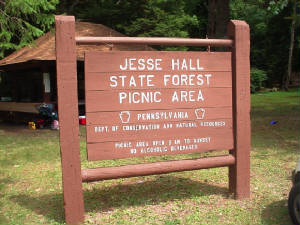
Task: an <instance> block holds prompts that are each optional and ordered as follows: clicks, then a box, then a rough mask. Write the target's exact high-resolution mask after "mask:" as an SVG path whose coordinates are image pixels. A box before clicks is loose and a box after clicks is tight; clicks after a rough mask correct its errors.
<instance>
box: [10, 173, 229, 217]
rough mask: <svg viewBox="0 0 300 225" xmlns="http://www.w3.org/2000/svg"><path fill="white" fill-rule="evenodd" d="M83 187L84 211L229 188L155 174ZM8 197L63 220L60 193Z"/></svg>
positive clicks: (224, 193)
mask: <svg viewBox="0 0 300 225" xmlns="http://www.w3.org/2000/svg"><path fill="white" fill-rule="evenodd" d="M83 190H84V205H85V212H96V213H105V212H109V211H112V210H113V209H114V208H120V207H124V206H128V207H130V206H139V205H141V206H143V205H153V204H159V203H160V202H166V201H169V200H175V199H189V198H194V197H197V196H198V197H201V196H209V195H222V196H223V197H227V196H228V194H229V192H228V188H224V187H219V186H215V185H211V184H208V183H205V182H199V181H194V180H192V179H188V178H180V177H176V176H172V175H164V176H157V177H156V178H155V180H151V181H145V182H142V181H140V182H135V183H132V184H120V185H117V186H113V187H111V186H110V187H105V188H95V189H93V190H85V188H84V189H83ZM11 200H12V201H14V202H16V203H18V204H19V205H21V206H23V207H26V208H28V209H30V210H32V211H33V212H35V213H36V214H38V215H43V216H45V217H47V218H49V219H50V220H55V221H57V222H59V223H63V222H64V209H63V205H64V204H63V195H62V193H60V194H57V193H55V194H47V195H42V196H40V197H37V198H36V197H33V196H30V195H24V194H20V195H15V196H13V197H11Z"/></svg>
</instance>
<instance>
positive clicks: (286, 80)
mask: <svg viewBox="0 0 300 225" xmlns="http://www.w3.org/2000/svg"><path fill="white" fill-rule="evenodd" d="M296 6H297V2H296V1H294V2H293V12H292V24H291V38H290V47H289V59H288V68H287V73H286V76H285V78H284V83H283V88H284V89H285V90H286V91H287V90H288V89H289V84H290V80H291V74H292V60H293V50H294V41H295V25H296V21H295V19H294V16H295V15H296Z"/></svg>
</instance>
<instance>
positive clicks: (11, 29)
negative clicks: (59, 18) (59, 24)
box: [0, 0, 58, 58]
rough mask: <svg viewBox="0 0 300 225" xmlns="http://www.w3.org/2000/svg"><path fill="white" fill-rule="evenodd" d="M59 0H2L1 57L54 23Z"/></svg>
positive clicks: (31, 39)
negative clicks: (54, 14)
mask: <svg viewBox="0 0 300 225" xmlns="http://www.w3.org/2000/svg"><path fill="white" fill-rule="evenodd" d="M57 3H58V0H39V1H36V0H0V27H1V30H0V58H2V57H4V55H5V54H6V53H8V52H11V51H13V50H16V49H19V48H21V47H23V46H25V45H27V44H28V43H30V42H32V41H33V40H34V39H35V38H36V37H39V36H41V35H42V34H43V33H44V32H45V31H48V30H49V29H50V28H51V26H52V24H53V23H54V16H53V13H54V11H55V8H56V4H57Z"/></svg>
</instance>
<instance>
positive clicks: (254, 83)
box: [250, 68, 267, 93]
mask: <svg viewBox="0 0 300 225" xmlns="http://www.w3.org/2000/svg"><path fill="white" fill-rule="evenodd" d="M250 80H251V86H250V88H251V93H255V92H256V91H258V90H260V89H261V88H262V84H263V82H264V81H265V80H267V73H266V72H265V71H263V70H260V69H257V68H252V69H251V71H250Z"/></svg>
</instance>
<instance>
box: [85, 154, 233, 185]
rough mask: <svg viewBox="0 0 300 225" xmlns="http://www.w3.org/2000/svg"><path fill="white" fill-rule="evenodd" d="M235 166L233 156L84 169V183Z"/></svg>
mask: <svg viewBox="0 0 300 225" xmlns="http://www.w3.org/2000/svg"><path fill="white" fill-rule="evenodd" d="M234 164H235V158H234V156H232V155H223V156H215V157H208V158H199V159H187V160H179V161H167V162H155V163H147V164H136V165H126V166H119V167H106V168H95V169H83V170H82V172H81V175H82V182H93V181H101V180H111V179H117V178H126V177H137V176H148V175H154V174H164V173H171V172H180V171H187V170H198V169H208V168H215V167H224V166H230V165H234Z"/></svg>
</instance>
